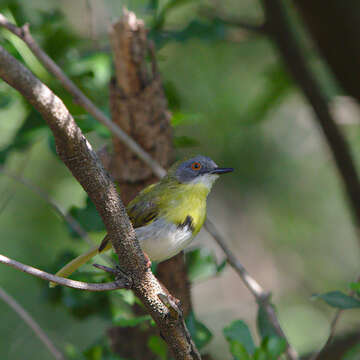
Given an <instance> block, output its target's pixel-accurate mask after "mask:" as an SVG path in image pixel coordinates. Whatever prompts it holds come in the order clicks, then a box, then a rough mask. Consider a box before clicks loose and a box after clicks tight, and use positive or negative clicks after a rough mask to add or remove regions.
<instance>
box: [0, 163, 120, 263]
mask: <svg viewBox="0 0 360 360" xmlns="http://www.w3.org/2000/svg"><path fill="white" fill-rule="evenodd" d="M0 172H2V173H3V174H4V175H6V176H8V177H10V178H11V179H13V180H15V181H17V182H18V183H20V184H22V185H24V186H25V187H26V188H28V189H29V190H30V191H32V192H33V193H34V194H36V195H38V196H39V197H40V198H42V199H43V200H44V201H45V202H46V203H47V204H49V205H50V206H51V207H52V208H53V209H54V210H55V212H56V213H57V214H59V215H60V216H61V217H62V218H63V219H64V220H65V221H66V222H67V223H68V225H69V226H70V227H71V229H72V230H73V231H74V232H75V233H77V234H78V235H79V236H80V237H81V238H82V239H83V240H84V241H85V242H86V243H87V244H88V245H90V246H94V242H93V241H92V240H91V239H90V237H89V234H88V233H87V232H86V231H85V230H84V228H83V227H82V226H81V225H80V224H79V222H78V221H76V219H75V218H74V217H73V216H71V215H70V214H69V213H68V212H66V211H65V210H64V209H63V208H61V206H59V205H58V204H57V203H56V202H55V200H54V199H52V198H51V196H50V195H49V194H47V193H46V192H45V191H44V190H42V189H41V188H40V187H38V186H37V185H35V184H34V183H32V182H31V181H29V180H27V179H25V178H23V177H22V176H20V175H17V174H14V173H12V172H9V171H8V170H6V169H5V168H4V167H3V166H0ZM99 256H101V258H102V259H103V260H104V261H106V262H107V263H108V264H111V265H114V262H113V260H112V259H111V258H110V257H109V256H107V255H105V254H99Z"/></svg>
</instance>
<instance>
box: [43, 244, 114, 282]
mask: <svg viewBox="0 0 360 360" xmlns="http://www.w3.org/2000/svg"><path fill="white" fill-rule="evenodd" d="M110 248H111V241H107V237H105V239H104V240H103V242H102V243H101V248H99V246H98V245H96V246H94V247H92V248H91V249H90V250H88V251H87V252H86V253H84V254H81V255H79V256H78V257H77V258H75V259H74V260H72V261H70V262H69V263H67V264H66V265H65V266H64V267H62V268H61V269H60V270H59V271H58V272H57V273H56V274H55V275H56V276H60V277H64V278H67V277H69V276H70V275H71V274H72V273H73V272H75V271H76V270H77V269H78V268H79V267H80V266H82V265H84V264H85V263H86V262H88V261H89V260H90V259H92V258H93V257H94V256H96V255H97V254H99V253H101V252H104V251H107V250H109V249H110ZM56 285H57V284H56V283H54V282H50V284H49V286H50V287H51V288H53V287H55V286H56Z"/></svg>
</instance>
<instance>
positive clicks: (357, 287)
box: [349, 282, 360, 294]
mask: <svg viewBox="0 0 360 360" xmlns="http://www.w3.org/2000/svg"><path fill="white" fill-rule="evenodd" d="M349 287H350V289H351V290H352V291H355V292H356V293H358V294H360V282H351V283H350V284H349Z"/></svg>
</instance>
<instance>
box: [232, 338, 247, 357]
mask: <svg viewBox="0 0 360 360" xmlns="http://www.w3.org/2000/svg"><path fill="white" fill-rule="evenodd" d="M229 345H230V352H231V354H232V355H234V358H235V360H250V359H251V357H250V355H249V353H248V352H247V351H246V349H245V347H244V346H243V345H242V344H240V343H239V342H238V341H236V340H230V341H229Z"/></svg>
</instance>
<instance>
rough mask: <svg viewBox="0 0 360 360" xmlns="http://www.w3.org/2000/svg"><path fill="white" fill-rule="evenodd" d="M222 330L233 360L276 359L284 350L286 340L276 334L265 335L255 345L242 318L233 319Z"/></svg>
mask: <svg viewBox="0 0 360 360" xmlns="http://www.w3.org/2000/svg"><path fill="white" fill-rule="evenodd" d="M223 332H224V336H225V338H226V340H227V341H228V343H229V349H230V352H231V354H232V355H233V356H234V359H235V360H251V359H254V360H276V359H278V358H279V356H281V355H282V354H283V353H284V352H285V350H286V341H285V340H284V339H282V338H279V337H278V336H265V337H264V338H263V340H262V342H261V344H260V346H258V347H256V346H255V343H254V340H253V337H252V335H251V332H250V330H249V328H248V326H247V325H246V323H245V322H244V321H242V320H235V321H233V322H232V323H231V324H230V325H228V326H227V327H225V328H224V331H223Z"/></svg>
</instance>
